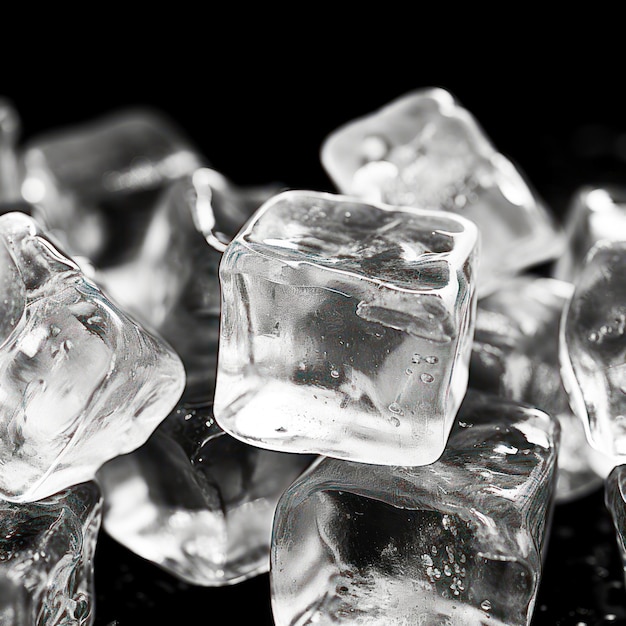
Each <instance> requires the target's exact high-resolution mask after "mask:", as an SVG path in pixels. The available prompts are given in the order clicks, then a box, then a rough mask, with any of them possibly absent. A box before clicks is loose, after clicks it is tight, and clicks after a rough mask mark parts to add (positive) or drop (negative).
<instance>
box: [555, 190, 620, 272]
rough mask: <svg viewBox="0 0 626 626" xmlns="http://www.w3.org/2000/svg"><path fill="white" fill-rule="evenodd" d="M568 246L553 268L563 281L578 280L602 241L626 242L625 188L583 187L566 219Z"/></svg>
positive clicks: (574, 198)
mask: <svg viewBox="0 0 626 626" xmlns="http://www.w3.org/2000/svg"><path fill="white" fill-rule="evenodd" d="M565 233H566V242H567V247H566V250H565V252H564V254H562V255H561V256H560V257H559V258H558V259H557V261H556V263H555V265H554V267H553V272H552V273H553V275H554V276H555V278H559V279H561V280H570V281H573V280H576V277H577V276H578V273H579V272H580V270H581V267H582V265H583V263H584V260H585V256H586V255H587V253H588V252H589V250H591V248H592V247H593V246H594V245H595V244H596V243H597V242H598V241H601V240H603V239H607V240H609V241H615V240H618V241H619V240H620V239H621V240H623V239H626V187H619V186H615V185H612V186H605V187H590V186H586V187H582V188H581V189H579V190H578V191H577V193H576V194H574V197H573V198H572V200H571V202H570V205H569V207H568V211H567V213H566V216H565Z"/></svg>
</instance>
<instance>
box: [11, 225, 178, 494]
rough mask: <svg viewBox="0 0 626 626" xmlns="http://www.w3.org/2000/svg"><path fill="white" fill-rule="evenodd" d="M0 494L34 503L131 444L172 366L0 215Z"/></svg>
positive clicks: (164, 397)
mask: <svg viewBox="0 0 626 626" xmlns="http://www.w3.org/2000/svg"><path fill="white" fill-rule="evenodd" d="M0 299H1V300H2V301H3V302H4V306H3V308H2V309H1V310H0V416H1V419H0V462H1V464H2V472H1V473H0V493H1V494H2V497H3V498H5V499H7V500H13V501H29V500H38V499H40V498H43V497H46V496H49V495H51V494H53V493H56V492H57V491H60V490H61V489H64V488H66V487H68V486H70V485H73V484H76V483H78V482H82V481H84V480H89V479H91V478H92V477H93V475H94V473H95V471H96V469H97V468H98V467H99V465H101V464H102V463H104V461H106V460H108V459H110V458H111V457H113V456H115V455H117V454H121V453H123V452H128V451H130V450H133V449H135V448H137V447H138V446H139V445H141V444H142V443H143V442H144V441H145V440H146V439H147V438H148V437H149V436H150V434H151V433H152V431H153V430H154V429H155V428H156V426H157V425H158V424H159V423H160V422H161V421H162V420H163V419H164V417H165V416H166V415H167V414H168V412H169V411H170V410H171V409H172V407H173V406H174V405H175V404H176V402H177V401H178V398H179V397H180V394H181V393H182V389H183V386H184V370H183V367H182V364H181V362H180V359H179V358H178V357H177V356H176V354H175V353H174V352H173V351H172V350H171V348H170V347H169V346H167V345H166V344H165V343H163V342H162V341H161V340H160V339H158V338H156V337H154V336H152V335H150V334H148V333H147V332H146V331H144V330H143V329H142V328H141V327H139V326H138V325H137V324H135V323H134V322H132V321H131V320H130V319H129V318H127V317H126V316H125V314H123V313H122V312H121V311H119V310H118V309H117V308H116V307H115V306H113V305H112V304H111V303H110V302H109V301H108V300H107V299H106V298H105V297H104V296H103V294H102V293H101V292H100V291H99V290H98V289H97V288H96V287H95V285H94V284H93V283H91V282H90V281H89V280H87V279H86V278H85V277H84V276H83V275H82V274H81V272H80V271H79V269H78V267H77V266H76V265H75V264H74V263H73V262H72V261H71V260H70V259H69V258H67V257H66V256H64V255H63V254H62V253H61V252H60V251H59V250H57V249H56V248H54V247H53V246H52V244H51V243H50V242H49V241H48V240H47V239H46V238H45V237H44V236H43V234H42V233H41V231H40V230H39V227H38V226H37V224H36V222H35V221H34V220H33V219H31V218H30V217H28V216H26V215H25V214H22V213H9V214H5V215H3V216H0Z"/></svg>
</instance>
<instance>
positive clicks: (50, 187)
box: [0, 88, 626, 626]
mask: <svg viewBox="0 0 626 626" xmlns="http://www.w3.org/2000/svg"><path fill="white" fill-rule="evenodd" d="M19 137H20V120H19V116H18V114H17V112H16V111H15V110H14V108H13V107H12V105H11V103H10V101H8V100H0V240H1V243H2V245H1V246H0V256H2V259H1V263H0V290H1V291H2V293H1V294H0V295H1V296H2V302H3V305H2V309H0V310H1V311H2V313H1V315H0V334H1V336H2V342H1V343H0V381H1V382H0V409H1V414H0V415H1V417H0V429H1V430H2V436H1V437H0V455H1V457H0V467H1V469H0V529H1V532H0V537H2V550H1V552H0V555H1V556H0V622H1V623H2V624H5V623H6V624H31V623H37V624H46V625H52V624H65V623H72V624H74V623H75V624H81V625H85V626H88V625H89V624H92V623H93V619H94V604H93V589H92V587H93V554H94V548H95V545H96V540H97V536H98V533H99V532H101V531H103V532H106V533H108V534H109V535H110V536H111V537H113V538H114V539H115V540H117V541H118V542H119V543H120V544H122V545H124V546H126V547H127V548H128V549H129V550H131V551H133V552H134V553H136V554H138V555H140V556H141V557H143V558H145V559H147V560H148V561H150V562H152V563H154V564H155V565H157V566H159V567H161V568H163V569H164V570H166V571H168V572H169V573H170V574H171V575H173V576H175V577H177V578H179V579H181V580H183V581H186V582H187V583H190V584H193V585H198V586H222V585H232V584H237V583H239V582H241V581H243V580H246V579H248V578H251V577H254V576H257V575H259V574H261V573H267V572H269V576H270V582H271V593H272V598H271V601H272V611H273V615H274V619H275V623H276V625H277V626H287V625H290V626H291V625H295V624H331V623H332V624H335V623H339V624H346V625H348V624H355V625H365V624H372V625H373V624H385V625H393V624H398V625H400V624H444V623H445V624H447V625H451V624H455V625H456V624H459V625H461V624H463V625H467V624H477V625H482V624H486V623H489V624H503V625H526V626H528V624H529V623H530V620H531V618H532V615H533V610H534V606H535V602H536V597H537V591H538V588H539V585H540V581H541V572H542V563H543V560H544V557H545V552H546V545H547V542H548V539H549V533H550V523H551V516H552V512H553V510H554V506H555V505H556V504H558V503H559V502H565V501H569V500H573V499H576V498H578V497H580V496H582V495H584V494H586V493H588V492H589V491H591V490H594V489H596V488H598V487H599V486H600V485H601V484H602V483H603V480H604V479H605V478H607V476H608V479H607V482H606V485H607V505H608V506H609V507H610V509H611V512H612V513H613V516H614V519H615V523H616V529H617V531H618V536H619V537H620V542H621V543H620V546H621V549H622V550H624V548H623V546H624V545H626V521H625V520H626V500H625V497H624V488H623V487H622V485H626V471H625V470H624V468H625V467H626V465H622V463H625V462H626V461H625V460H624V459H623V457H624V456H625V455H626V426H625V425H626V400H625V399H624V398H625V397H626V396H625V395H624V394H626V375H625V374H624V372H626V365H625V362H626V344H625V341H626V340H625V336H626V335H625V333H624V330H625V329H626V302H625V298H624V293H626V291H625V289H624V287H625V285H624V284H623V281H624V279H623V275H624V274H623V271H624V269H625V268H626V243H624V241H625V240H626V231H625V224H626V218H625V217H624V216H625V215H626V209H625V207H626V191H624V190H619V189H614V188H610V189H609V188H607V189H604V188H594V189H590V188H584V189H581V191H580V193H579V194H577V196H576V198H574V199H573V200H572V207H571V211H570V214H569V215H568V216H567V223H566V224H565V225H564V227H562V226H561V225H560V224H559V223H558V222H557V220H555V218H554V217H553V216H552V214H551V212H550V209H549V208H548V207H547V206H546V204H545V203H544V202H543V201H542V200H541V198H540V197H539V196H538V194H537V193H536V192H535V190H534V189H532V187H531V186H530V184H529V182H528V181H527V180H526V178H525V176H524V175H523V174H522V172H521V171H520V170H519V169H518V168H517V167H516V166H515V165H514V163H513V162H512V161H510V160H509V159H508V158H507V157H506V156H504V155H503V154H501V153H500V152H499V151H498V150H497V149H496V147H495V146H493V145H492V143H491V142H490V140H489V139H488V137H487V136H486V134H485V133H484V131H483V130H482V129H481V127H480V126H479V124H478V122H477V120H476V119H475V118H474V117H473V116H472V114H471V113H470V112H469V111H467V110H466V109H465V108H463V106H462V105H461V104H460V103H459V102H458V101H457V100H456V99H455V98H454V96H453V95H452V94H450V93H448V92H447V91H445V90H443V89H440V88H436V89H430V88H429V89H418V90H416V91H414V92H411V93H408V94H406V95H405V96H402V97H400V98H398V99H397V100H396V101H394V102H391V103H389V104H388V105H386V106H384V107H383V108H381V109H380V110H378V111H374V112H372V113H371V114H369V115H367V116H365V117H363V118H361V119H356V120H353V121H350V122H348V123H347V124H346V125H345V126H343V127H341V128H338V129H337V130H335V131H334V132H332V133H331V134H329V136H328V137H327V139H326V141H325V142H324V145H323V147H322V150H321V162H322V164H323V166H324V168H325V170H326V172H327V173H328V176H329V179H330V181H332V184H333V186H334V189H333V190H332V191H328V190H326V191H320V190H311V189H289V188H286V187H284V186H282V185H279V184H278V183H275V182H274V183H270V184H268V185H266V186H263V187H252V186H250V187H239V186H237V185H234V184H233V183H232V182H231V181H229V180H228V179H227V178H226V177H225V176H224V175H222V174H221V173H219V172H217V171H216V170H215V169H213V168H212V167H211V165H210V163H209V160H208V159H207V158H206V157H205V155H204V154H202V153H201V151H200V150H199V149H198V148H197V147H196V146H195V145H194V144H193V142H192V141H191V140H190V139H189V138H188V137H186V136H185V134H184V133H183V132H182V131H181V129H180V128H178V127H177V125H176V124H175V123H174V122H173V121H172V120H170V119H168V118H167V117H166V116H165V115H163V114H161V113H160V112H158V111H151V110H147V109H134V110H126V111H119V112H116V113H114V114H111V115H109V116H105V117H102V118H100V119H96V120H92V121H91V122H89V123H84V124H82V125H76V126H74V127H69V128H64V129H57V130H54V131H51V132H48V133H45V134H42V135H41V136H39V137H35V138H33V139H31V140H30V141H29V142H27V143H25V144H24V145H21V144H20V143H19ZM598 294H602V297H599V295H598ZM607 294H609V295H610V297H607ZM613 468H614V469H613ZM101 525H102V530H101V528H100V527H101ZM624 554H626V550H624ZM625 558H626V557H625Z"/></svg>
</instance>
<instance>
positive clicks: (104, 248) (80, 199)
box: [21, 109, 204, 267]
mask: <svg viewBox="0 0 626 626" xmlns="http://www.w3.org/2000/svg"><path fill="white" fill-rule="evenodd" d="M203 161H204V159H203V158H202V157H201V156H200V155H199V154H198V152H197V150H196V149H195V147H194V146H193V145H192V143H191V142H190V141H189V139H188V138H187V137H186V136H185V135H184V133H183V132H182V131H181V130H180V129H179V128H178V127H177V126H176V125H175V124H174V123H173V121H172V120H170V119H169V118H168V117H167V116H165V115H163V114H162V113H160V112H158V111H153V110H150V109H125V110H120V111H116V112H113V113H110V114H108V115H104V116H102V117H100V118H97V119H94V120H91V121H89V122H85V123H83V124H78V125H75V126H72V127H68V128H60V129H55V130H53V131H48V132H47V133H43V134H41V135H40V136H37V137H34V138H33V139H31V140H30V141H28V142H27V143H26V144H25V145H24V148H23V149H22V154H21V162H22V164H23V169H24V176H25V178H24V182H23V184H22V196H23V197H24V199H25V200H27V201H28V202H31V203H33V204H35V205H37V206H38V207H39V208H40V209H41V212H42V215H43V223H44V225H45V227H46V230H47V232H49V233H51V234H53V235H54V236H55V237H57V238H58V240H59V241H60V242H61V244H62V246H63V248H64V249H65V250H67V252H68V253H69V254H71V255H73V256H78V257H81V256H82V257H85V258H87V259H89V261H91V262H92V263H93V264H94V265H96V266H97V267H102V266H104V265H107V264H112V263H115V262H118V261H120V257H121V258H122V259H123V258H124V254H126V253H127V251H128V250H132V249H133V247H134V246H135V245H136V240H137V238H140V237H141V236H142V235H143V230H144V222H145V219H146V215H150V214H151V212H152V211H153V208H154V203H155V202H156V199H157V198H158V197H159V195H160V194H161V193H162V192H163V190H164V189H165V188H166V187H167V185H168V184H169V183H171V182H172V181H174V180H177V179H178V178H180V177H181V176H184V175H185V174H190V173H191V172H193V171H194V170H195V169H196V168H197V167H199V166H200V165H201V164H202V162H203Z"/></svg>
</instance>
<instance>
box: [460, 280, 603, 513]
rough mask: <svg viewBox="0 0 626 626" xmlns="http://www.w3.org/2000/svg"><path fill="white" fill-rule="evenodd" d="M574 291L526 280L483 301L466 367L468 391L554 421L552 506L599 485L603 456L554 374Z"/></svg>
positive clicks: (556, 283) (566, 286)
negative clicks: (557, 431) (524, 406)
mask: <svg viewBox="0 0 626 626" xmlns="http://www.w3.org/2000/svg"><path fill="white" fill-rule="evenodd" d="M573 290H574V288H573V286H572V285H571V284H570V283H567V282H563V281H558V280H554V279H550V278H539V277H536V276H531V275H526V276H518V277H516V278H514V279H512V280H511V281H510V282H509V283H508V284H507V285H506V286H503V287H501V288H500V289H499V290H498V291H497V292H496V293H493V294H491V295H489V296H487V297H486V298H482V299H481V300H480V301H479V302H478V307H477V311H476V330H475V333H474V347H473V350H472V359H471V361H470V379H469V384H470V387H474V388H477V389H482V390H483V391H488V392H491V393H494V394H496V395H501V396H503V397H506V398H510V399H511V400H517V401H519V402H527V403H529V404H532V405H533V406H536V407H538V408H540V409H542V410H543V411H545V412H546V413H549V414H550V415H553V416H554V417H556V418H557V419H558V420H559V422H560V424H561V443H560V446H559V455H558V481H557V492H556V497H557V501H565V500H570V499H572V498H576V497H579V496H581V495H584V494H585V493H587V492H589V491H591V490H593V489H595V488H597V487H599V486H600V485H601V484H602V476H600V475H598V473H597V472H598V468H599V467H601V466H602V465H603V459H602V458H599V457H602V456H603V455H601V454H600V453H598V452H597V451H596V450H594V448H592V447H591V446H590V445H589V443H588V442H587V438H586V437H585V430H584V427H583V423H582V421H581V420H580V419H578V417H576V416H575V415H574V414H573V413H572V411H571V409H570V406H569V399H568V396H567V393H566V391H565V389H564V387H563V383H562V381H561V373H560V368H559V324H560V321H561V314H562V312H563V309H564V308H565V305H566V304H567V302H568V301H569V298H570V297H571V295H572V292H573ZM610 469H611V467H610V466H608V465H607V466H606V468H605V471H606V472H608V471H610ZM605 475H606V474H603V476H605Z"/></svg>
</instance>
